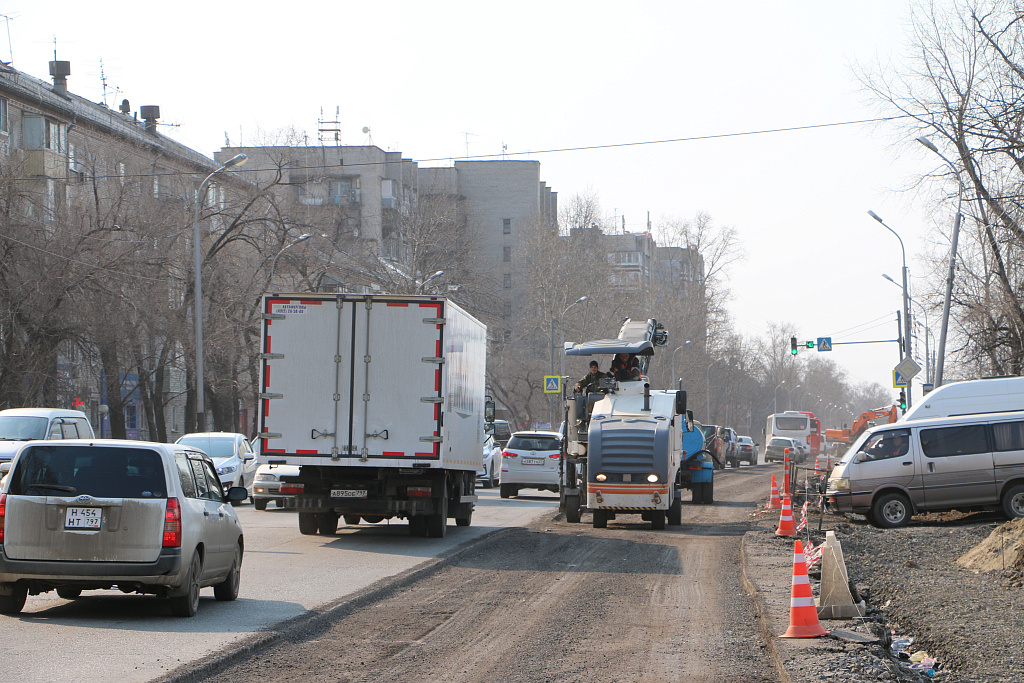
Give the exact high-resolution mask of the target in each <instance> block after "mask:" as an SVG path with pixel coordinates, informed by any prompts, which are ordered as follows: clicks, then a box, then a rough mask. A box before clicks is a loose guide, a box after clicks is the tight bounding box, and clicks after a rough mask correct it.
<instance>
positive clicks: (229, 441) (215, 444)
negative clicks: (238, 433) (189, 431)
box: [178, 436, 235, 458]
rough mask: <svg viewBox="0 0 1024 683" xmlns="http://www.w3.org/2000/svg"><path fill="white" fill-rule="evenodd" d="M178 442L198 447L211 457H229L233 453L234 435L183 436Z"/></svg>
mask: <svg viewBox="0 0 1024 683" xmlns="http://www.w3.org/2000/svg"><path fill="white" fill-rule="evenodd" d="M178 443H180V444H185V445H186V446H192V447H193V448H198V449H199V450H201V451H202V452H204V453H206V454H207V455H208V456H210V457H211V458H230V457H232V456H234V455H235V439H234V437H230V436H229V437H223V436H183V437H181V438H180V439H178Z"/></svg>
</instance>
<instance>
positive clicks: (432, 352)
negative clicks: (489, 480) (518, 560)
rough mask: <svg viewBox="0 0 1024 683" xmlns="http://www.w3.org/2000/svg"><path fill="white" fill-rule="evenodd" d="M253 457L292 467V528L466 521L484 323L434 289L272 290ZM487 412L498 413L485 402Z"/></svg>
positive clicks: (435, 531)
mask: <svg viewBox="0 0 1024 683" xmlns="http://www.w3.org/2000/svg"><path fill="white" fill-rule="evenodd" d="M262 312H263V334H262V343H263V348H262V354H261V366H260V400H259V410H258V419H259V434H258V436H259V439H258V449H257V455H258V457H259V460H260V462H262V463H268V464H283V465H298V466H299V474H298V476H297V477H285V478H284V482H283V483H282V486H281V493H288V494H294V495H295V505H296V507H297V508H298V512H299V531H300V532H301V533H303V534H315V533H318V532H319V533H321V534H333V533H335V532H336V531H337V528H338V520H339V518H342V519H344V521H345V523H346V524H358V523H360V521H364V522H368V523H377V522H380V521H382V520H385V519H392V518H399V519H408V520H409V531H410V533H411V534H412V535H414V536H431V537H434V538H439V537H442V536H444V534H445V528H446V526H447V520H448V518H449V517H454V518H455V521H456V523H457V524H458V525H459V526H469V524H470V521H471V518H472V514H473V506H474V503H475V501H476V495H475V485H476V474H477V471H478V470H479V469H480V468H481V467H482V463H483V434H484V419H485V414H484V413H485V406H484V369H485V364H486V360H487V328H486V326H485V325H484V324H483V323H481V322H480V321H478V320H476V319H475V318H473V317H472V316H471V315H469V314H468V313H466V312H465V311H464V310H462V309H461V308H459V307H458V306H457V305H455V304H454V303H452V302H451V301H448V300H447V299H444V298H441V297H434V296H388V295H355V294H267V295H264V296H263V299H262ZM487 412H488V413H489V414H488V415H487V416H486V417H490V418H491V419H493V414H492V413H493V406H492V405H488V406H487Z"/></svg>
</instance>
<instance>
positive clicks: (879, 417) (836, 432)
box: [825, 405, 898, 443]
mask: <svg viewBox="0 0 1024 683" xmlns="http://www.w3.org/2000/svg"><path fill="white" fill-rule="evenodd" d="M897 415H898V409H897V407H896V406H894V405H893V406H886V407H885V408H875V409H874V410H867V411H865V412H863V413H861V414H860V416H859V417H858V418H857V419H856V420H854V421H853V424H852V425H851V426H850V428H849V429H826V430H825V438H826V439H827V440H828V441H829V442H840V443H850V442H851V441H853V440H854V439H856V438H857V437H858V436H860V435H861V433H862V432H863V431H864V430H865V429H867V428H868V427H874V426H875V425H880V424H890V423H893V422H895V421H896V416H897Z"/></svg>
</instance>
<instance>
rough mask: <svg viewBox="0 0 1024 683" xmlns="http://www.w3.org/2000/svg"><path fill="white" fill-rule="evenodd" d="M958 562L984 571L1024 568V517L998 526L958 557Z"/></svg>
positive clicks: (966, 566) (967, 567)
mask: <svg viewBox="0 0 1024 683" xmlns="http://www.w3.org/2000/svg"><path fill="white" fill-rule="evenodd" d="M956 563H957V564H958V565H960V566H961V567H964V568H965V569H973V570H975V571H982V572H990V571H995V570H998V569H1024V517H1021V518H1018V519H1014V520H1011V521H1009V522H1007V523H1006V524H1003V525H1001V526H999V527H996V529H994V530H993V531H992V533H991V534H989V535H988V538H986V539H985V540H984V541H982V542H981V543H979V544H978V545H976V546H974V547H973V548H971V549H970V550H968V551H967V552H966V553H964V554H963V555H961V556H960V557H959V558H957V561H956Z"/></svg>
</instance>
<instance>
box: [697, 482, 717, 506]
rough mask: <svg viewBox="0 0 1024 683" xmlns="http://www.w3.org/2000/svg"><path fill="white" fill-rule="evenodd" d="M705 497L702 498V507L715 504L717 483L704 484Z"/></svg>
mask: <svg viewBox="0 0 1024 683" xmlns="http://www.w3.org/2000/svg"><path fill="white" fill-rule="evenodd" d="M702 486H703V487H704V495H703V496H701V501H700V503H701V505H713V504H714V502H715V481H714V480H713V479H712V480H711V481H708V482H704V484H702Z"/></svg>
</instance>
